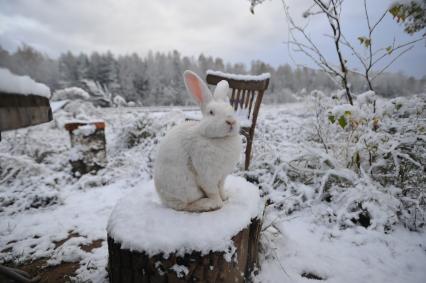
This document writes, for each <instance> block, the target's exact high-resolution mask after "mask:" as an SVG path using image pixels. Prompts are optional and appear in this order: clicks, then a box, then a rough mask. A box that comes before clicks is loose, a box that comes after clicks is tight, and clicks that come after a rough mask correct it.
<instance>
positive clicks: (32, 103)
mask: <svg viewBox="0 0 426 283" xmlns="http://www.w3.org/2000/svg"><path fill="white" fill-rule="evenodd" d="M51 120H52V110H51V109H50V104H49V99H48V98H46V97H42V96H38V95H19V94H10V93H0V131H7V130H13V129H19V128H23V127H28V126H32V125H37V124H41V123H45V122H49V121H51Z"/></svg>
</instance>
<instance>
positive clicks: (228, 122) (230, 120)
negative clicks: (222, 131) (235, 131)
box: [226, 119, 237, 126]
mask: <svg viewBox="0 0 426 283" xmlns="http://www.w3.org/2000/svg"><path fill="white" fill-rule="evenodd" d="M236 122H237V121H235V120H234V119H228V120H226V124H228V125H229V126H232V125H234V124H235V123H236Z"/></svg>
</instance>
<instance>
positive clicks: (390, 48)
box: [386, 46, 393, 55]
mask: <svg viewBox="0 0 426 283" xmlns="http://www.w3.org/2000/svg"><path fill="white" fill-rule="evenodd" d="M392 51H393V48H392V46H388V47H386V52H387V53H388V54H389V55H390V54H391V53H392Z"/></svg>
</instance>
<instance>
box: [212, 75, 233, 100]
mask: <svg viewBox="0 0 426 283" xmlns="http://www.w3.org/2000/svg"><path fill="white" fill-rule="evenodd" d="M228 92H229V83H228V82H227V81H226V80H221V81H220V82H219V83H218V84H217V86H216V89H215V90H214V94H213V97H214V98H215V99H217V100H223V101H225V102H229V97H228Z"/></svg>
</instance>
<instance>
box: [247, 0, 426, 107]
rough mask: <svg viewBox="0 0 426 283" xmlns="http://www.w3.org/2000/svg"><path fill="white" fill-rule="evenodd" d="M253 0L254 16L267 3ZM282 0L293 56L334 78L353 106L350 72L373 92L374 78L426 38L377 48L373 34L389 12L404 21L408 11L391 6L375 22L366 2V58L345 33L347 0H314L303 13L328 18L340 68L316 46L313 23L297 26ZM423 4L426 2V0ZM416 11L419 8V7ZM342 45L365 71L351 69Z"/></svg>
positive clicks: (362, 38) (252, 10)
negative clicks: (343, 19) (296, 54)
mask: <svg viewBox="0 0 426 283" xmlns="http://www.w3.org/2000/svg"><path fill="white" fill-rule="evenodd" d="M249 1H250V3H251V7H250V10H251V12H252V13H254V7H255V6H256V5H258V4H261V3H262V2H264V0H249ZM281 1H282V3H283V7H284V12H285V15H286V18H287V21H288V25H289V40H288V41H287V42H286V43H287V44H288V46H289V53H290V51H295V52H300V53H303V54H304V55H306V56H307V57H308V58H310V59H311V60H312V61H313V62H314V63H315V64H316V65H317V66H318V67H319V68H321V69H322V70H323V71H325V72H326V73H327V74H328V75H329V76H330V77H331V78H332V79H333V81H335V82H337V83H338V84H339V85H340V86H341V87H343V88H344V89H345V92H346V97H347V99H348V101H349V103H350V104H353V102H352V95H351V92H350V89H349V82H348V74H349V72H353V73H357V74H359V75H361V76H362V77H363V78H365V80H366V81H367V84H368V88H369V89H370V90H374V89H373V81H374V79H376V78H377V77H378V76H380V75H381V74H382V73H383V72H384V71H386V70H387V69H388V68H389V67H390V66H391V65H392V64H393V63H394V62H395V61H396V60H398V58H400V57H401V56H402V55H404V54H405V53H407V52H408V51H410V50H411V49H412V48H413V47H414V44H415V43H417V42H419V41H422V40H424V39H425V34H423V35H422V36H421V37H420V38H416V39H414V40H411V41H407V42H402V43H400V42H396V40H395V39H394V41H393V43H392V44H391V45H389V46H387V47H379V48H375V46H376V44H374V47H373V33H374V31H375V30H376V28H377V27H378V26H379V24H380V23H381V22H382V21H383V19H384V17H385V16H386V15H387V13H388V12H390V13H391V14H392V15H393V16H394V17H398V18H401V17H402V16H401V15H400V14H403V13H402V12H403V11H405V10H404V9H403V8H404V6H401V5H399V6H397V8H395V5H394V6H391V7H390V8H387V9H385V10H384V11H383V13H382V14H381V15H380V16H379V18H378V19H377V20H376V21H374V22H372V21H371V19H370V15H369V12H368V7H367V1H366V0H364V5H363V6H364V13H365V20H366V23H367V27H368V35H367V36H359V37H358V40H359V41H360V43H361V45H362V46H363V48H367V49H368V54H367V55H366V56H363V55H362V54H361V52H360V51H359V50H358V48H355V47H354V45H353V44H352V43H351V42H350V41H349V40H348V39H347V38H346V37H345V35H344V34H343V33H342V27H341V11H342V5H343V2H344V0H312V5H311V6H310V7H309V9H308V10H307V11H306V12H304V13H303V17H305V18H308V17H312V16H316V15H322V16H324V17H325V18H326V19H327V22H328V24H329V26H330V28H331V31H332V34H329V35H326V36H327V37H329V38H330V39H331V40H332V42H333V45H334V47H335V51H336V54H337V58H338V65H337V66H335V65H333V63H332V62H331V61H330V60H329V59H328V58H326V57H325V55H324V53H323V52H322V51H321V50H320V48H319V47H318V44H317V43H315V42H314V40H313V39H312V37H311V36H310V35H309V34H308V31H307V29H308V25H309V22H308V23H307V24H306V25H304V26H302V25H299V24H296V22H295V21H294V18H293V16H292V14H291V13H290V12H289V6H288V5H287V1H286V0H281ZM423 1H424V2H426V0H423ZM415 8H418V7H417V6H415ZM412 10H414V11H415V12H416V13H417V14H421V13H420V12H419V11H418V9H417V10H415V9H414V8H413V9H412ZM401 11H402V12H401ZM421 11H423V14H421V15H424V14H425V12H424V10H421ZM398 13H399V14H398ZM412 13H414V12H412ZM414 14H415V13H414ZM417 14H415V15H417ZM402 20H404V19H402ZM421 20H422V21H423V22H422V21H420V20H419V21H420V22H422V23H423V25H420V24H417V25H416V28H417V29H414V28H412V29H410V30H409V31H411V30H414V31H419V30H421V29H422V28H424V17H423V18H422V19H421ZM409 31H407V32H409ZM411 33H413V32H411ZM342 46H343V47H347V48H349V49H350V51H351V52H352V55H354V56H355V57H356V58H357V60H358V61H359V62H360V63H361V66H362V68H363V71H362V72H358V71H356V70H355V69H353V68H349V66H348V63H347V62H348V61H347V59H346V58H345V57H344V55H343V52H342ZM290 57H291V53H290Z"/></svg>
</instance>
